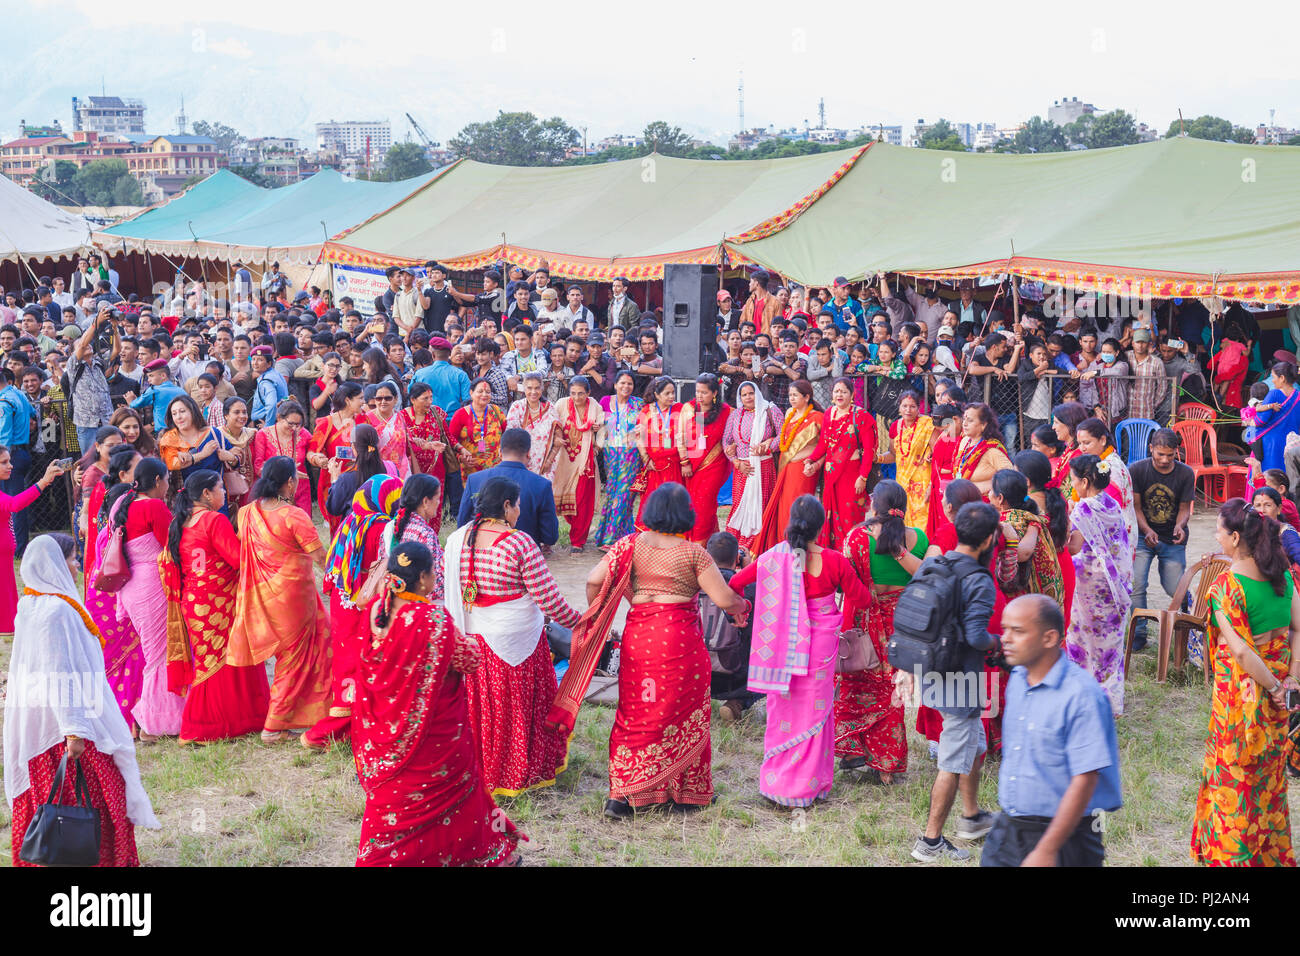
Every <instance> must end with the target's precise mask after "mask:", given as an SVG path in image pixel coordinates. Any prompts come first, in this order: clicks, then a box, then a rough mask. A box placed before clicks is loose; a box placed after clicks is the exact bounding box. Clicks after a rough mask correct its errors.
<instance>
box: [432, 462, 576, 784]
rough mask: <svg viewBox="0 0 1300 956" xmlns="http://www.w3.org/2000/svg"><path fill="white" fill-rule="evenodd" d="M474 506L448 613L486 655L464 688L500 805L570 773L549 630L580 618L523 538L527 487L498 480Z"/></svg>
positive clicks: (451, 553) (455, 551) (454, 559)
mask: <svg viewBox="0 0 1300 956" xmlns="http://www.w3.org/2000/svg"><path fill="white" fill-rule="evenodd" d="M475 502H476V504H477V506H478V509H477V511H476V513H475V515H474V520H473V521H471V522H470V523H469V524H467V525H465V526H464V527H462V528H459V529H457V530H456V531H454V532H453V533H452V535H451V537H450V538H448V539H447V549H446V551H445V552H444V558H443V561H444V588H445V592H446V602H447V611H448V613H450V614H451V619H452V621H453V622H454V623H455V624H456V627H457V628H458V629H459V630H460V632H461V633H463V634H465V635H466V636H468V637H471V638H474V639H476V640H478V641H479V642H480V643H481V644H482V646H483V647H482V655H483V660H482V663H481V664H480V665H479V667H478V669H477V670H475V671H474V672H473V673H472V674H466V675H465V689H466V692H467V695H468V697H469V716H470V724H471V726H472V727H473V729H474V733H475V737H476V739H477V741H478V747H479V754H480V756H481V763H482V767H483V777H484V780H485V781H486V783H487V787H488V790H489V792H491V793H492V795H493V796H510V797H515V796H518V795H519V794H521V793H523V792H524V791H525V790H528V789H531V788H533V787H544V786H549V785H550V784H552V783H554V782H555V777H556V775H557V774H559V772H560V771H561V770H563V769H564V768H565V766H566V765H567V762H568V740H567V739H566V737H565V736H564V735H562V734H560V733H559V732H557V731H555V730H552V729H549V728H547V727H546V726H545V721H546V715H547V713H548V712H549V711H550V708H551V704H553V703H554V702H555V693H556V690H557V689H558V685H557V684H556V680H555V668H554V667H553V666H552V664H551V648H550V645H549V644H548V643H547V641H546V636H545V635H546V631H545V624H546V618H547V617H548V616H549V617H550V618H551V619H552V620H554V621H558V622H559V623H560V624H562V625H563V626H565V627H573V626H574V625H575V624H577V623H578V617H579V614H578V612H577V611H576V610H575V609H574V608H573V607H572V606H571V605H570V604H569V602H568V601H566V600H565V599H564V597H563V596H562V595H561V594H560V588H559V585H558V584H557V583H556V581H555V577H554V576H553V575H552V574H551V570H550V568H548V567H547V566H546V561H545V559H543V557H542V552H541V551H540V550H539V549H538V547H537V543H536V542H535V541H533V539H532V538H530V537H529V536H528V535H526V534H525V533H524V532H522V531H516V530H515V522H516V521H518V520H519V485H517V484H516V483H515V482H514V481H512V480H510V479H509V478H504V477H497V478H490V479H488V480H487V481H485V482H484V483H483V487H482V488H481V489H480V490H479V494H478V497H477V498H476V499H475Z"/></svg>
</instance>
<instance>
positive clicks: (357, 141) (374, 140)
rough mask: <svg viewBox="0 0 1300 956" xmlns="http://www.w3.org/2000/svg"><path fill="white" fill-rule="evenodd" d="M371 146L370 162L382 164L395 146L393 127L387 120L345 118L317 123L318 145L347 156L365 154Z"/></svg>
mask: <svg viewBox="0 0 1300 956" xmlns="http://www.w3.org/2000/svg"><path fill="white" fill-rule="evenodd" d="M367 145H368V146H369V148H370V165H371V166H377V165H380V164H382V163H383V159H384V155H385V154H386V153H387V152H388V148H389V147H390V146H392V145H393V127H392V124H391V123H389V122H388V120H345V121H343V122H338V121H336V120H330V121H329V122H328V123H317V124H316V148H317V149H331V150H334V151H335V152H337V153H341V154H342V155H344V156H364V155H365V152H366V147H367Z"/></svg>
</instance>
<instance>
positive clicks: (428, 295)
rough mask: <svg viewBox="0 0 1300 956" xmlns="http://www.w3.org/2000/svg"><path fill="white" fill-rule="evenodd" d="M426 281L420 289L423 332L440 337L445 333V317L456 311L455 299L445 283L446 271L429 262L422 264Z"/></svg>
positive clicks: (438, 264)
mask: <svg viewBox="0 0 1300 956" xmlns="http://www.w3.org/2000/svg"><path fill="white" fill-rule="evenodd" d="M424 275H425V279H426V281H425V282H424V284H423V285H421V287H420V308H421V309H423V310H424V331H426V332H428V333H429V334H430V335H442V334H443V333H444V332H446V331H447V316H449V315H451V314H452V313H453V312H455V311H456V309H457V305H456V297H455V296H454V295H452V290H451V284H450V283H448V282H447V270H446V269H445V268H443V266H442V265H441V264H440V263H437V262H433V261H432V260H430V261H429V262H426V263H425V264H424Z"/></svg>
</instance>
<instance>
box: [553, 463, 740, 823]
mask: <svg viewBox="0 0 1300 956" xmlns="http://www.w3.org/2000/svg"><path fill="white" fill-rule="evenodd" d="M642 517H643V518H644V520H645V523H646V525H648V526H649V529H650V530H648V531H642V532H638V533H635V534H630V535H628V536H627V537H625V538H620V539H619V540H618V542H616V543H615V545H614V547H612V548H611V549H610V551H609V554H607V555H606V556H605V558H604V560H602V561H601V562H600V564H598V565H596V567H595V568H594V569H593V570H592V572H591V574H590V575H589V576H588V577H587V600H588V605H589V606H588V609H587V613H586V614H584V615H583V616H582V619H581V620H579V621H578V623H577V625H576V626H575V628H574V631H573V644H572V646H573V655H572V657H571V658H570V662H569V669H568V670H567V671H566V672H565V674H564V679H563V681H561V683H560V689H559V692H558V693H557V694H556V698H555V705H554V706H553V707H552V708H551V712H550V714H549V715H548V717H547V724H548V725H550V726H553V727H555V728H556V729H557V730H559V731H560V732H562V733H564V734H565V735H566V736H567V735H569V734H572V733H573V727H574V723H575V721H576V720H577V714H578V708H579V706H580V705H581V703H582V700H583V698H584V697H585V696H586V692H587V687H588V685H589V684H590V682H591V677H592V674H594V673H595V670H596V664H597V663H598V662H599V660H600V655H601V651H602V649H603V648H604V645H605V641H606V639H607V638H608V636H609V629H610V626H611V625H612V624H613V622H614V614H615V612H616V611H617V610H618V607H619V604H621V603H622V600H623V598H624V597H627V598H628V599H629V601H630V602H631V605H632V607H631V610H630V611H628V615H627V625H626V627H625V628H624V630H623V638H622V644H621V645H620V648H621V657H620V664H619V671H618V685H619V695H618V712H617V713H616V714H615V715H614V727H613V730H612V731H611V732H610V735H609V799H608V800H607V801H605V815H606V816H609V817H613V818H615V819H625V818H627V817H630V816H632V815H633V813H634V812H635V811H636V810H637V809H638V808H641V807H649V806H652V805H656V804H667V805H670V806H672V807H675V808H676V809H679V810H691V809H698V808H700V807H705V806H708V805H709V804H710V803H712V802H713V775H712V766H711V762H712V749H711V745H710V740H709V714H710V710H711V707H710V700H709V683H710V666H709V655H708V653H707V652H706V651H705V649H704V639H703V637H702V636H701V634H700V612H699V601H698V600H697V598H698V595H699V592H700V591H704V592H705V593H706V594H708V596H709V597H711V598H712V599H713V601H714V602H715V603H716V604H717V605H718V607H719V608H721V609H722V610H723V611H724V612H725V613H728V614H732V615H735V616H736V617H738V618H739V620H738V626H742V627H743V626H744V623H745V619H746V618H747V617H748V616H749V602H748V601H746V600H745V599H744V598H743V597H741V596H740V595H739V594H737V593H736V592H735V591H733V590H731V588H730V587H728V586H727V582H726V581H724V580H723V578H722V573H721V572H720V571H719V570H718V567H717V565H716V564H714V563H713V559H712V558H710V557H709V553H708V552H707V551H705V550H704V549H703V548H702V547H700V546H699V545H698V544H696V543H695V542H694V541H690V540H683V539H684V538H686V536H687V533H688V532H689V531H690V529H691V528H692V527H693V526H694V525H695V514H694V512H693V510H692V508H691V497H690V495H689V494H688V493H687V491H686V489H685V488H684V487H682V486H681V485H679V484H667V485H663V486H661V487H659V488H658V489H656V490H655V491H654V493H653V494H651V495H650V497H649V500H648V501H647V502H646V505H645V508H644V510H643V512H642ZM648 689H650V690H652V691H653V692H652V693H647V690H648Z"/></svg>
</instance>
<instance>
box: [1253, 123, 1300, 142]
mask: <svg viewBox="0 0 1300 956" xmlns="http://www.w3.org/2000/svg"><path fill="white" fill-rule="evenodd" d="M1296 136H1300V129H1288V128H1286V127H1285V126H1272V125H1269V124H1265V123H1260V124H1259V125H1258V126H1256V127H1255V142H1256V143H1259V144H1260V145H1261V146H1285V145H1286V143H1287V142H1288V141H1289V140H1290V139H1292V138H1293V137H1296Z"/></svg>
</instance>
